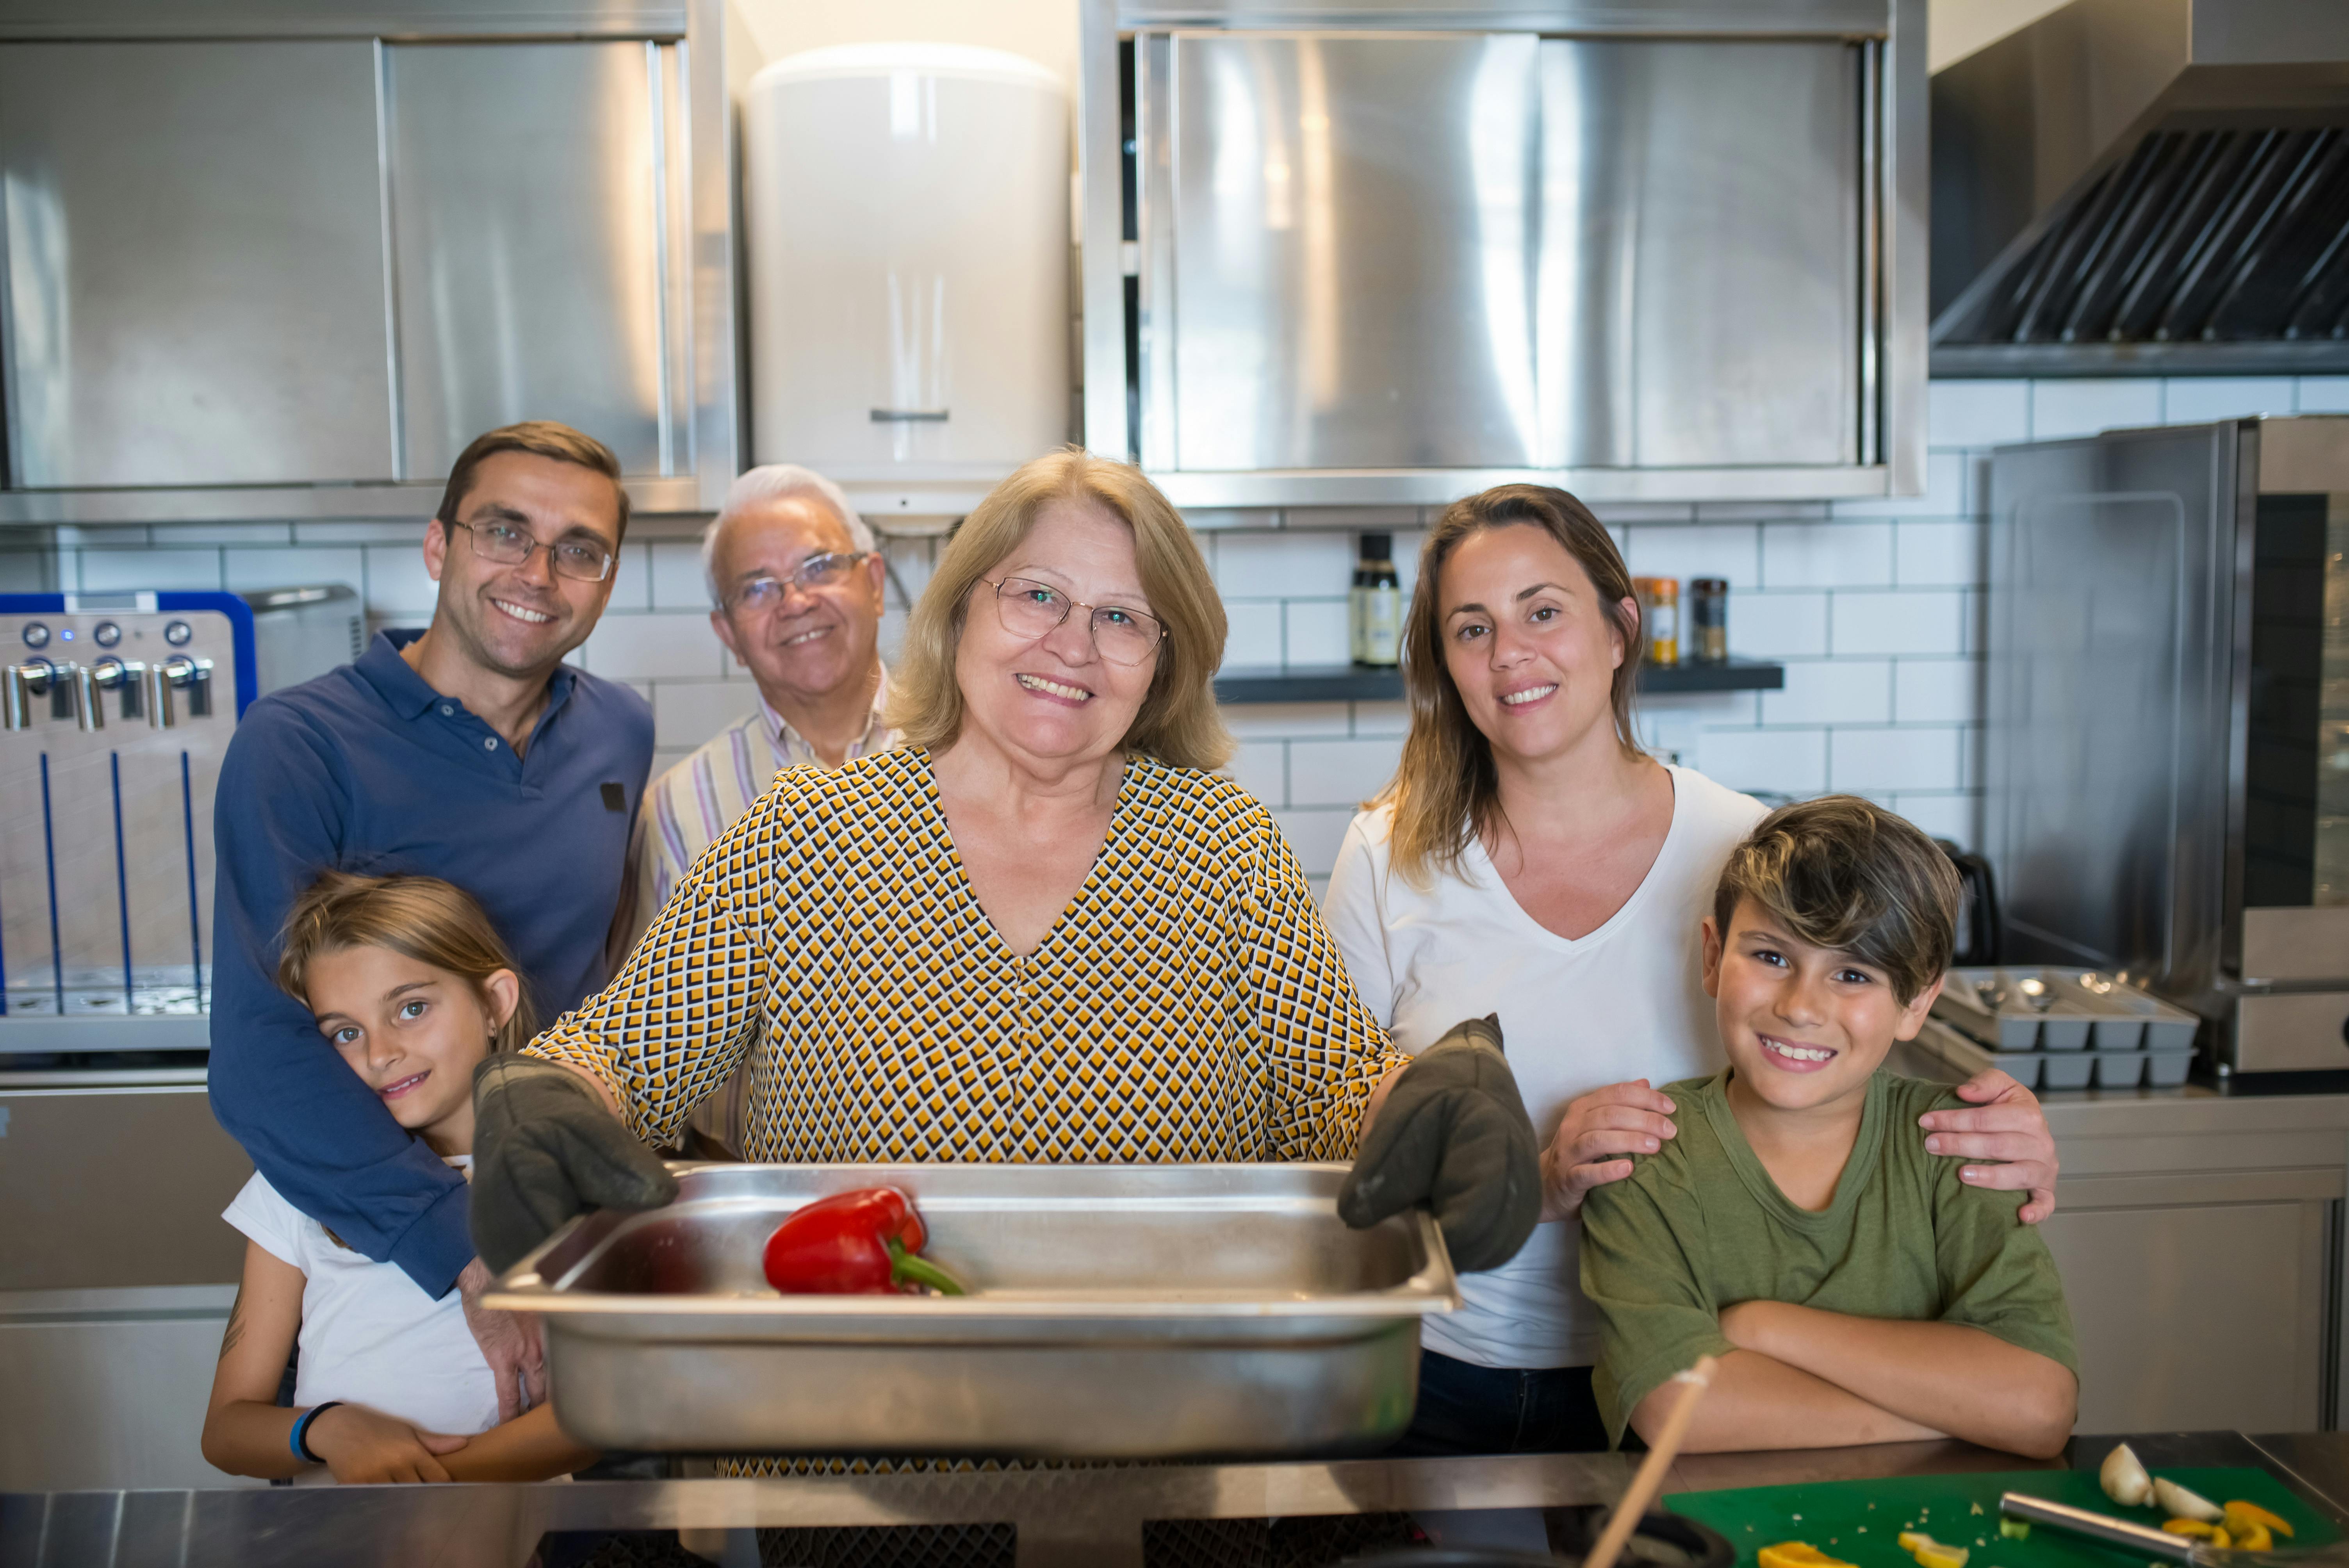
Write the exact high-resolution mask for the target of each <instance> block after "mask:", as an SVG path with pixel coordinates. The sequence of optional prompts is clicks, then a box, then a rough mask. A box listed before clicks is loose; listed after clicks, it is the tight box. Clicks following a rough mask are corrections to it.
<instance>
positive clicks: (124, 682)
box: [89, 654, 147, 723]
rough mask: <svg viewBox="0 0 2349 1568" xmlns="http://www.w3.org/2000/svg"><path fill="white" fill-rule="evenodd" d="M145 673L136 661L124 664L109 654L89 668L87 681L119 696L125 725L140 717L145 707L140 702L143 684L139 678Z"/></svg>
mask: <svg viewBox="0 0 2349 1568" xmlns="http://www.w3.org/2000/svg"><path fill="white" fill-rule="evenodd" d="M146 673H147V666H146V665H143V664H140V662H139V661H138V660H136V659H132V660H129V661H127V662H126V661H124V660H122V659H118V658H116V657H115V656H114V655H111V654H109V655H107V656H106V657H104V658H102V659H100V660H98V662H97V663H96V664H94V665H91V666H90V677H89V680H90V685H92V686H96V687H98V690H100V691H110V692H117V693H119V694H120V696H121V700H122V717H123V720H124V722H126V723H127V722H129V720H131V719H134V718H137V717H140V714H141V711H142V709H143V708H144V707H145V704H143V703H142V702H140V695H141V693H140V686H141V685H142V684H143V683H142V682H141V680H140V677H141V676H144V675H145V674H146Z"/></svg>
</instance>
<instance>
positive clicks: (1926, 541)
mask: <svg viewBox="0 0 2349 1568" xmlns="http://www.w3.org/2000/svg"><path fill="white" fill-rule="evenodd" d="M1989 549H1990V533H1989V531H1988V530H1987V529H1985V528H1984V527H1983V526H1982V524H1981V523H1979V522H1973V521H1963V522H1946V521H1933V522H1926V521H1910V520H1909V519H1905V518H1904V519H1902V520H1901V521H1899V523H1897V524H1895V525H1894V530H1893V536H1892V580H1893V581H1894V582H1895V583H1899V585H1900V586H1901V587H1903V588H1942V587H1950V588H1971V587H1972V586H1973V585H1974V584H1976V583H1980V582H1981V581H1982V575H1983V573H1985V572H1987V571H1988V570H1989V567H1990V557H1989Z"/></svg>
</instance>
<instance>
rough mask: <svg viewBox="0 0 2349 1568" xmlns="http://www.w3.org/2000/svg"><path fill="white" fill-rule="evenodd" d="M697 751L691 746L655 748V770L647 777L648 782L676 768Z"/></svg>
mask: <svg viewBox="0 0 2349 1568" xmlns="http://www.w3.org/2000/svg"><path fill="white" fill-rule="evenodd" d="M695 749H696V748H693V747H690V746H657V747H655V748H653V768H652V771H651V772H650V773H648V774H647V775H646V778H647V780H652V779H658V778H659V777H660V776H661V775H662V774H664V773H666V772H667V771H668V770H669V769H672V768H674V767H676V766H677V765H678V763H680V762H682V761H684V760H685V759H686V758H688V757H690V756H692V755H693V753H694V751H695Z"/></svg>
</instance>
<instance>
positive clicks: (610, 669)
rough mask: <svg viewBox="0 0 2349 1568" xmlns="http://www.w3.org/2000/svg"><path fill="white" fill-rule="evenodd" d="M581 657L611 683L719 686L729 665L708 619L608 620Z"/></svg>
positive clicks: (616, 617)
mask: <svg viewBox="0 0 2349 1568" xmlns="http://www.w3.org/2000/svg"><path fill="white" fill-rule="evenodd" d="M583 651H584V652H585V654H586V655H587V667H588V668H589V669H590V670H592V671H594V672H595V674H597V675H599V676H606V677H608V678H610V679H613V680H633V679H652V680H666V679H688V680H720V679H723V678H724V676H725V674H726V665H728V663H729V662H730V661H729V659H728V657H727V655H726V650H725V648H724V647H723V646H722V645H720V644H719V641H718V635H717V634H716V633H714V632H712V631H711V630H710V629H709V616H707V615H693V614H649V615H606V616H605V617H604V618H603V620H601V621H599V622H598V623H596V625H595V634H594V635H593V636H591V637H589V638H588V639H587V641H586V643H585V645H584V648H583Z"/></svg>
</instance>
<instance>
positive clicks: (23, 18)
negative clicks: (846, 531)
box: [0, 0, 736, 522]
mask: <svg viewBox="0 0 2349 1568" xmlns="http://www.w3.org/2000/svg"><path fill="white" fill-rule="evenodd" d="M59 9H60V8H59V7H57V6H56V5H46V6H45V5H37V4H30V3H27V0H0V192H5V196H0V416H5V419H0V430H5V443H4V444H0V521H30V522H102V521H142V520H148V519H157V520H186V519H191V518H205V517H237V518H258V517H305V516H330V517H349V516H354V515H358V516H370V515H375V516H406V517H414V516H419V515H421V514H423V513H426V512H429V511H430V510H431V507H432V504H433V502H434V501H435V500H437V499H438V496H439V490H440V483H441V480H443V479H444V477H445V476H446V474H447V471H448V468H449V464H450V462H451V461H452V460H453V459H454V458H455V456H456V454H457V452H458V451H459V450H460V449H461V448H462V446H463V444H464V443H465V442H466V441H467V440H469V439H471V438H472V437H473V436H475V435H478V434H479V433H481V431H482V430H484V429H487V428H491V427H492V426H495V425H500V424H504V423H507V422H510V421H512V420H515V419H522V418H554V419H561V420H564V421H566V422H568V423H570V424H573V425H576V426H577V427H579V428H582V429H584V430H585V431H587V432H588V433H589V434H591V435H594V436H596V437H598V438H601V439H603V440H604V441H605V443H607V444H608V445H610V446H611V447H612V448H613V449H614V450H615V451H616V452H617V453H618V454H619V456H620V459H621V462H622V465H623V467H624V469H626V473H627V475H628V476H629V482H630V488H631V490H632V492H633V494H634V496H635V499H636V504H637V505H638V506H639V507H640V508H645V509H647V510H655V511H662V510H667V511H687V510H698V509H700V508H703V507H707V506H710V505H714V504H715V501H716V499H717V497H718V495H719V493H721V492H722V490H723V488H724V486H725V484H726V483H727V482H729V481H730V480H731V479H732V477H733V474H734V471H735V437H734V414H735V403H736V397H735V371H734V354H733V284H732V245H731V227H730V200H729V194H728V179H727V172H726V158H725V118H726V99H725V85H724V71H723V65H722V57H721V49H720V46H719V41H718V40H719V16H720V14H721V11H720V0H693V3H692V4H691V5H682V6H672V7H646V6H636V5H625V4H618V3H616V0H575V3H574V4H570V5H563V4H557V3H556V0H546V3H545V4H543V5H534V6H526V7H524V8H523V9H521V10H517V11H513V12H511V13H509V12H507V11H505V10H500V11H498V12H496V13H494V14H490V13H481V14H476V15H471V16H468V15H465V14H462V13H456V12H451V11H450V10H449V8H448V7H446V6H434V5H426V6H424V7H423V8H422V9H421V10H420V11H419V13H418V14H417V15H407V14H405V13H401V12H398V10H397V8H395V10H394V11H393V12H390V13H386V12H384V11H381V10H379V9H364V10H363V9H361V8H360V7H358V6H357V5H343V4H326V5H312V6H307V7H305V8H304V13H303V16H302V18H301V24H300V26H278V27H274V28H273V29H271V31H273V32H274V35H275V36H249V35H250V34H251V33H252V32H253V31H254V28H255V18H254V17H253V16H251V15H246V14H244V13H243V12H241V11H239V10H238V9H237V8H236V7H234V6H233V5H197V6H194V7H186V6H178V7H173V6H159V5H149V6H146V7H141V6H139V5H129V4H121V5H106V6H103V7H87V8H84V9H83V12H82V13H81V20H80V21H79V22H78V23H77V22H75V21H74V20H73V19H72V18H71V17H69V16H60V15H56V14H55V13H57V12H58V11H59ZM489 15H494V16H495V17H496V18H497V19H498V21H499V26H497V27H496V28H495V29H493V33H494V35H495V36H488V37H482V36H477V34H478V33H479V32H480V31H481V29H482V26H483V19H484V17H485V16H489ZM165 17H168V18H169V19H170V22H171V26H173V27H174V28H175V29H176V31H177V32H178V34H179V35H180V36H178V37H177V38H175V39H172V40H171V41H159V40H155V39H153V38H152V37H151V36H150V35H151V34H152V33H154V32H156V31H158V30H159V29H160V26H162V20H161V19H162V18H165ZM286 33H293V34H296V35H307V36H292V37H288V36H284V35H285V34H286ZM533 35H536V36H533ZM697 66H698V68H696V67H697ZM697 152H698V157H697V156H696V154H697Z"/></svg>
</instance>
